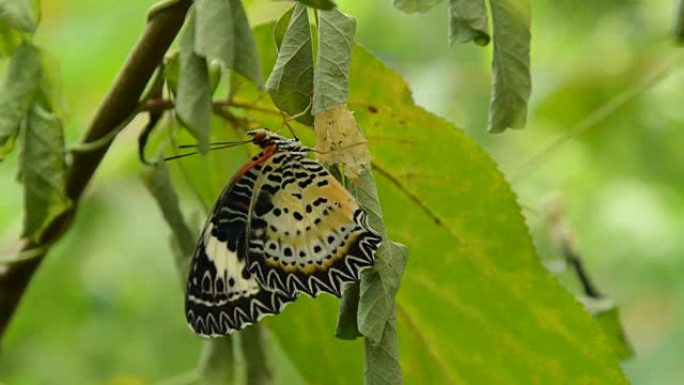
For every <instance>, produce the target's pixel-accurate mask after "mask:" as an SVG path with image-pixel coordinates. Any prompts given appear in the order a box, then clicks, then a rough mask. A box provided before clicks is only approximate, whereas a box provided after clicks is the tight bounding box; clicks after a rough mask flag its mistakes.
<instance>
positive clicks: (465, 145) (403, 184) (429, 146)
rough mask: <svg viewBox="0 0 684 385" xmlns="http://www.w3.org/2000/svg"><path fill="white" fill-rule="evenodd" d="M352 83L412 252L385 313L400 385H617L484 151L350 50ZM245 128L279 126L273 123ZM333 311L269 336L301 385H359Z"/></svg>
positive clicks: (322, 307)
mask: <svg viewBox="0 0 684 385" xmlns="http://www.w3.org/2000/svg"><path fill="white" fill-rule="evenodd" d="M271 28H272V26H271V27H270V28H269V29H265V28H264V29H263V30H260V32H259V33H258V34H257V41H259V43H260V44H263V45H262V46H261V48H262V49H261V52H263V56H262V58H261V60H262V63H264V64H268V63H273V62H274V61H275V59H276V58H275V55H274V54H273V53H272V52H274V51H275V49H274V47H273V39H272V38H271V36H272V35H271V33H272V32H271V31H272V29H271ZM262 33H263V35H262V36H261V37H259V35H260V34H262ZM349 84H350V95H349V101H348V106H349V107H350V109H352V110H354V111H355V116H356V119H357V122H358V123H359V125H360V126H361V127H363V128H364V132H365V135H366V138H367V139H368V141H369V145H370V149H371V153H372V154H373V157H374V163H373V166H374V173H375V176H376V183H377V187H378V191H379V196H380V199H381V201H382V206H383V214H384V221H385V224H386V226H387V230H388V233H389V235H390V237H391V238H392V239H396V240H397V241H399V242H401V243H403V244H405V245H406V247H407V248H408V250H410V251H411V259H410V262H409V263H408V264H407V267H406V272H405V273H404V277H403V279H402V281H401V289H400V290H399V293H398V297H397V300H396V303H397V321H396V327H397V330H398V334H399V345H400V346H399V347H400V349H399V350H400V359H401V368H402V372H403V377H404V381H405V383H407V384H443V383H447V384H448V383H454V384H478V385H480V384H530V383H540V384H559V383H560V384H562V383H567V384H576V383H583V384H625V383H626V380H625V378H624V376H623V374H622V372H621V370H620V367H619V364H618V360H617V358H616V356H615V355H614V353H613V351H612V348H611V347H610V345H608V344H607V342H606V340H605V337H604V335H603V332H602V330H601V328H600V327H599V326H598V325H597V323H596V322H595V321H594V320H593V319H592V317H591V316H590V315H589V314H588V313H587V312H586V311H585V310H584V309H583V308H582V307H581V306H580V305H579V304H578V303H577V302H576V301H575V300H574V299H573V298H572V296H571V295H570V294H569V293H567V292H566V291H565V290H564V289H563V288H562V287H560V285H559V284H558V283H557V282H556V280H555V279H554V278H553V277H551V276H550V275H549V273H548V272H547V271H546V270H545V269H544V268H543V267H542V266H541V265H540V263H539V259H538V257H537V256H536V255H535V251H534V246H533V245H532V242H531V240H530V237H529V234H528V229H527V227H526V226H525V222H524V219H523V217H522V215H521V213H520V207H519V206H518V205H517V204H516V201H515V196H514V194H513V193H512V192H511V190H510V187H509V186H508V184H507V183H506V181H505V180H504V178H503V176H502V175H501V173H499V172H498V171H497V168H496V165H495V163H494V162H493V161H492V160H491V159H490V158H489V157H488V156H487V155H486V154H485V153H484V151H482V150H481V149H480V148H479V147H478V145H477V144H476V143H475V142H474V141H473V140H471V139H469V138H468V137H466V136H465V135H464V134H463V133H462V132H461V131H459V130H458V129H456V128H454V127H453V126H452V125H451V124H449V123H448V122H446V121H444V120H443V119H440V118H438V117H436V116H434V115H432V114H430V113H428V112H426V111H425V110H423V109H421V108H420V107H417V106H416V105H415V104H414V103H413V100H412V98H411V93H410V91H409V89H408V87H407V85H406V83H405V82H404V81H403V80H402V79H401V78H400V77H399V76H398V75H397V74H396V73H394V72H393V71H391V70H389V69H387V68H386V67H385V66H384V65H383V64H382V63H381V62H379V61H378V60H377V59H375V58H373V57H372V55H370V54H369V53H368V52H366V51H364V50H362V49H360V48H358V47H357V48H355V49H354V51H353V53H352V61H351V77H350V82H349ZM237 96H240V95H237ZM243 97H244V95H243ZM261 106H262V107H264V108H273V106H269V105H266V104H263V105H261ZM250 117H252V118H254V119H256V120H257V121H258V122H259V123H260V124H262V125H264V126H266V127H273V126H276V125H277V124H279V121H278V117H277V116H276V115H272V114H267V113H257V112H255V113H253V114H251V115H250ZM302 136H304V135H302ZM330 301H331V299H330V298H324V297H321V298H318V299H316V300H314V301H310V300H306V299H304V301H303V300H302V299H299V300H298V301H297V302H295V303H294V304H293V305H290V306H289V307H288V308H287V309H286V310H285V311H284V312H283V313H282V314H281V315H279V316H278V317H274V318H272V319H269V320H268V322H267V323H268V325H269V327H271V328H272V330H273V331H274V335H275V336H277V337H278V339H279V340H280V341H281V343H282V346H283V349H284V350H285V351H286V352H287V353H288V354H289V355H290V357H291V358H292V361H293V363H294V364H295V365H296V366H297V367H298V368H299V370H300V372H301V373H302V376H304V377H305V378H306V379H307V381H309V382H310V383H320V382H322V381H325V380H326V379H330V381H329V382H326V383H360V380H359V379H358V377H355V376H357V375H360V371H361V369H360V363H359V362H358V361H354V360H353V358H354V356H348V354H359V353H358V350H357V349H358V348H357V346H358V345H357V344H358V342H360V341H353V342H346V341H339V340H335V339H334V338H332V333H333V328H334V320H335V314H334V313H335V306H334V305H335V303H334V301H333V302H332V303H331V302H330ZM265 321H266V320H265ZM384 330H385V331H386V332H391V329H389V328H387V327H385V329H384ZM293 333H294V334H293ZM293 341H296V343H293ZM346 344H349V345H346ZM344 346H352V347H353V348H349V349H350V350H349V351H347V350H344V348H343V347H344ZM311 352H317V353H318V354H312V353H311ZM356 357H358V356H356ZM378 359H380V358H378ZM342 360H344V361H342ZM343 362H344V364H343ZM375 362H377V361H375ZM492 368H496V370H492ZM382 369H383V368H382V367H381V368H380V369H379V370H380V371H379V372H377V374H378V375H381V374H382V373H383V372H382ZM357 371H358V372H357ZM392 373H394V372H391V371H390V370H389V369H388V370H387V372H386V373H385V374H386V375H387V376H388V377H387V378H391V377H390V376H391V375H392ZM350 376H352V377H350Z"/></svg>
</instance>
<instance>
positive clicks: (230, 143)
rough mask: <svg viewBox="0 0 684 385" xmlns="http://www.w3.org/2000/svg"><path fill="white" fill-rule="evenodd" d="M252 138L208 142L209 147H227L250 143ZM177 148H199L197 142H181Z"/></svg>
mask: <svg viewBox="0 0 684 385" xmlns="http://www.w3.org/2000/svg"><path fill="white" fill-rule="evenodd" d="M251 141H252V140H251V139H247V140H239V141H233V142H212V143H209V147H220V148H228V147H235V146H241V145H243V144H247V143H250V142H251ZM178 148H199V145H198V144H181V145H180V146H178Z"/></svg>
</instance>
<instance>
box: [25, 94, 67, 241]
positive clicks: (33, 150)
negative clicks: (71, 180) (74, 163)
mask: <svg viewBox="0 0 684 385" xmlns="http://www.w3.org/2000/svg"><path fill="white" fill-rule="evenodd" d="M20 168H21V181H22V183H23V184H24V228H23V231H22V237H24V238H26V239H29V240H31V241H39V240H40V239H41V237H42V235H43V232H44V231H45V229H46V228H47V225H48V224H49V223H50V222H51V221H52V220H53V219H55V218H56V217H58V216H59V215H60V214H62V213H63V212H64V211H65V210H67V209H68V208H69V207H70V201H69V199H68V198H67V197H66V193H65V187H66V159H65V150H64V136H63V127H62V120H61V119H60V118H59V117H58V116H57V115H55V114H54V113H53V112H51V111H49V110H48V109H46V108H45V107H44V106H43V105H41V104H39V103H34V104H32V105H31V107H30V108H29V111H28V115H27V117H26V124H25V126H24V128H23V143H22V151H21V158H20Z"/></svg>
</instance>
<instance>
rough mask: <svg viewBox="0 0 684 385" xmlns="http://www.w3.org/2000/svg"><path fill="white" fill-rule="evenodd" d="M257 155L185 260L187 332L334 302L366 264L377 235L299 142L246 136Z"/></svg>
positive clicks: (216, 332) (212, 331) (235, 326)
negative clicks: (308, 301)
mask: <svg viewBox="0 0 684 385" xmlns="http://www.w3.org/2000/svg"><path fill="white" fill-rule="evenodd" d="M250 134H251V135H252V137H253V139H252V142H253V143H255V144H257V145H259V146H260V147H261V148H262V149H263V150H262V151H261V152H260V153H259V154H257V155H256V156H254V157H253V158H252V159H251V160H250V161H249V162H248V163H247V164H245V166H243V167H242V168H241V169H240V170H239V171H238V172H237V173H236V174H235V176H234V177H233V178H232V179H231V181H230V182H229V183H228V185H227V186H226V188H225V189H224V191H223V192H222V193H221V196H220V197H219V199H218V201H217V202H216V206H215V207H214V210H213V213H212V215H211V216H210V217H209V219H208V220H207V223H206V225H205V228H204V231H203V232H202V235H201V236H200V240H199V242H198V245H197V249H196V251H195V255H194V257H193V261H192V265H191V268H190V273H189V276H188V285H187V291H186V316H187V319H188V323H189V325H190V327H191V328H192V329H193V330H194V331H195V332H196V333H198V334H200V335H203V336H220V335H225V334H229V333H231V332H233V331H235V330H240V329H242V328H244V327H245V326H247V325H249V324H252V323H255V322H257V321H259V320H260V319H261V318H262V317H263V316H265V315H270V314H277V313H279V312H280V311H281V310H282V308H283V307H284V306H285V305H287V304H288V303H290V302H292V301H294V300H295V299H296V298H297V296H298V295H299V294H300V293H305V294H307V295H309V296H313V297H315V296H317V295H318V294H319V293H321V292H326V293H330V294H333V295H335V296H340V294H341V291H342V286H343V285H344V284H345V283H347V282H354V281H358V279H359V273H360V272H361V271H362V270H363V269H365V268H368V267H370V266H372V264H373V261H374V254H375V250H376V249H377V247H378V245H379V243H380V240H381V239H380V236H379V235H378V234H377V233H376V232H375V231H373V230H372V229H371V228H370V226H368V224H367V218H366V213H365V212H364V211H363V210H362V209H361V208H360V207H359V205H358V203H357V202H356V200H355V199H354V198H353V197H352V196H351V194H349V192H347V191H346V190H345V189H344V187H343V186H342V185H341V184H340V183H339V182H338V181H337V180H335V178H333V177H332V176H331V175H330V173H329V172H328V171H327V170H326V169H325V168H324V167H323V166H322V165H320V164H319V163H318V162H316V161H314V160H312V159H308V158H307V155H308V153H309V152H311V150H310V149H309V148H307V147H304V146H303V145H302V144H301V143H300V142H299V141H298V140H293V139H287V138H284V137H281V136H278V135H276V134H273V133H270V132H268V131H266V130H255V131H252V132H250Z"/></svg>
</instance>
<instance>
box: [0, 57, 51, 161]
mask: <svg viewBox="0 0 684 385" xmlns="http://www.w3.org/2000/svg"><path fill="white" fill-rule="evenodd" d="M41 75H42V64H41V55H40V52H39V51H38V49H36V48H35V47H33V46H32V45H29V44H23V45H22V46H21V47H19V48H18V49H17V50H16V51H15V52H14V55H13V56H12V60H11V61H10V64H9V66H8V68H7V71H6V73H5V79H4V80H3V82H2V85H0V160H2V159H3V157H4V156H5V155H7V154H8V153H9V152H10V151H11V150H12V148H13V144H14V138H15V137H16V135H17V132H18V130H19V125H20V123H21V120H22V119H23V118H24V116H25V115H26V113H27V111H28V109H29V105H30V104H31V101H32V100H33V98H34V97H35V94H36V91H37V90H38V86H39V84H40V78H41Z"/></svg>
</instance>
